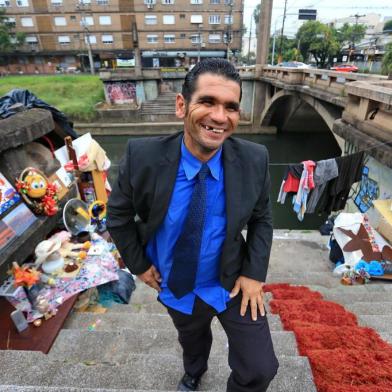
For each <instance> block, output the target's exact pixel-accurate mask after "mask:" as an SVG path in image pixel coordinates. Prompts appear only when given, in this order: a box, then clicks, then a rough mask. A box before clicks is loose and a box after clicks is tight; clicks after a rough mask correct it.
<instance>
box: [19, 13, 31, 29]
mask: <svg viewBox="0 0 392 392" xmlns="http://www.w3.org/2000/svg"><path fill="white" fill-rule="evenodd" d="M20 24H21V25H22V26H23V27H34V22H33V18H29V17H27V16H25V17H23V18H20Z"/></svg>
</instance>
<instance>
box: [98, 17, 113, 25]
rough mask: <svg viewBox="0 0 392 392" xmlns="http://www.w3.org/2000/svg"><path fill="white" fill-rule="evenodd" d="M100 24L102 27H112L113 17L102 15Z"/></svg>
mask: <svg viewBox="0 0 392 392" xmlns="http://www.w3.org/2000/svg"><path fill="white" fill-rule="evenodd" d="M99 24H100V25H111V24H112V17H111V16H109V15H102V16H100V17H99Z"/></svg>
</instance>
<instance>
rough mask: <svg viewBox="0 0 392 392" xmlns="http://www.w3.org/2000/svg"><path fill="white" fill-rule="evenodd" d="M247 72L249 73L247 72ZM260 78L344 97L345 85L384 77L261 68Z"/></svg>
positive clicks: (318, 70) (313, 70)
mask: <svg viewBox="0 0 392 392" xmlns="http://www.w3.org/2000/svg"><path fill="white" fill-rule="evenodd" d="M247 72H249V71H247ZM261 78H267V79H275V80H278V81H281V82H283V83H285V84H288V85H298V84H301V85H305V86H309V87H311V88H316V89H320V90H324V91H328V92H329V93H331V94H335V95H339V96H346V95H347V93H346V84H347V83H350V82H356V81H367V82H379V81H382V80H387V77H386V76H382V75H368V74H357V73H352V72H338V71H329V70H326V69H316V68H309V69H307V68H306V69H298V68H285V67H268V66H266V67H263V68H262V75H261Z"/></svg>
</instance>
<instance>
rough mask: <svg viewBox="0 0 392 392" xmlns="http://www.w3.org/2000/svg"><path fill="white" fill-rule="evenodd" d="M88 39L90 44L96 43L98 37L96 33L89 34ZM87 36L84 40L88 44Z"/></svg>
mask: <svg viewBox="0 0 392 392" xmlns="http://www.w3.org/2000/svg"><path fill="white" fill-rule="evenodd" d="M88 41H89V42H90V45H95V44H96V43H97V37H96V36H95V35H89V36H88ZM88 41H87V37H85V38H84V42H86V44H87V42H88Z"/></svg>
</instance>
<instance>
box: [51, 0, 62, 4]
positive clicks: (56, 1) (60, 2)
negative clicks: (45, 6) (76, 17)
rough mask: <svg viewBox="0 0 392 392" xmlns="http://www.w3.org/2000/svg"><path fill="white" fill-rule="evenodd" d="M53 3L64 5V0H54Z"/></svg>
mask: <svg viewBox="0 0 392 392" xmlns="http://www.w3.org/2000/svg"><path fill="white" fill-rule="evenodd" d="M51 3H52V5H63V0H52V1H51Z"/></svg>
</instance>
